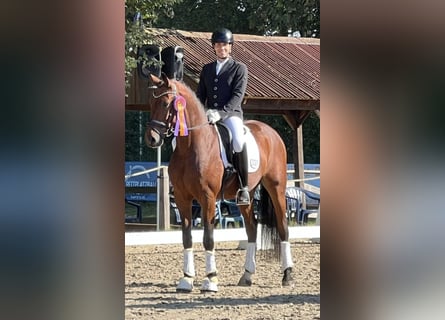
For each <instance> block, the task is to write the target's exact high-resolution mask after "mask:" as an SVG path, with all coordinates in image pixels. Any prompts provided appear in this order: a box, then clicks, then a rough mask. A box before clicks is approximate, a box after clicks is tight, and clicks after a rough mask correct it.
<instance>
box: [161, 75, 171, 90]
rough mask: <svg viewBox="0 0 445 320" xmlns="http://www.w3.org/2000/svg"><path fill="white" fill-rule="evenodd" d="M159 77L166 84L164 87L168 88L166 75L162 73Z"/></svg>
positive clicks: (168, 81)
mask: <svg viewBox="0 0 445 320" xmlns="http://www.w3.org/2000/svg"><path fill="white" fill-rule="evenodd" d="M161 77H162V81H163V82H164V83H165V84H166V86H167V88H168V87H169V86H170V79H169V78H168V77H167V75H166V74H165V73H164V72H162V75H161Z"/></svg>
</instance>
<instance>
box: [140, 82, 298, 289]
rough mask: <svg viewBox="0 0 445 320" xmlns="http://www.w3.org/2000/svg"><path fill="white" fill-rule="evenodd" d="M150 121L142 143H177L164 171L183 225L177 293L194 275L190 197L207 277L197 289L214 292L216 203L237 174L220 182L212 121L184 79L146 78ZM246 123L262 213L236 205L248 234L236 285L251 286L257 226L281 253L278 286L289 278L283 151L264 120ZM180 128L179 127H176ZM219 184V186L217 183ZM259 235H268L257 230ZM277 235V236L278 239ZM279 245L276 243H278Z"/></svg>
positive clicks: (252, 183) (234, 186) (230, 193)
mask: <svg viewBox="0 0 445 320" xmlns="http://www.w3.org/2000/svg"><path fill="white" fill-rule="evenodd" d="M148 103H149V106H150V120H149V122H148V123H147V128H146V132H145V135H144V139H145V143H146V144H147V146H149V147H152V148H157V147H160V146H161V145H162V144H163V142H164V139H165V138H166V137H168V136H170V135H171V134H173V132H175V136H176V147H175V149H174V151H173V154H172V156H171V159H170V162H169V166H168V173H169V176H170V181H171V183H172V186H173V193H174V198H175V202H176V205H177V207H178V209H179V212H180V216H181V223H182V242H183V248H184V251H183V262H184V264H183V271H184V276H183V277H182V278H181V279H180V280H179V282H178V285H177V288H176V290H177V291H178V292H191V291H192V289H193V281H194V277H195V275H196V274H195V266H194V255H193V242H192V201H193V200H194V199H195V200H196V201H198V202H199V204H200V206H201V219H202V225H203V228H204V237H203V245H204V248H205V265H206V276H205V278H204V279H203V282H202V285H201V292H217V291H218V278H217V268H216V261H215V251H214V239H213V230H214V226H215V203H216V201H217V197H220V196H221V195H222V194H223V196H224V197H225V198H226V199H234V198H235V195H236V192H237V190H238V187H239V182H238V179H237V175H236V173H235V174H232V175H231V176H230V177H229V178H228V179H226V181H225V182H224V184H223V183H222V181H223V174H224V164H223V160H222V158H221V152H220V145H219V142H218V141H219V138H218V134H217V130H216V128H215V125H214V124H210V123H209V122H208V119H207V116H206V112H205V108H204V106H203V105H202V104H201V102H200V101H199V99H198V98H197V96H196V95H195V93H194V92H193V91H192V90H191V89H190V88H189V87H188V86H187V85H186V84H185V83H183V82H180V81H177V80H172V79H169V78H168V77H167V76H166V75H165V74H162V76H161V78H158V77H156V76H154V75H151V76H150V77H149V98H148ZM245 126H247V127H248V129H249V130H250V131H251V133H252V134H253V136H254V138H255V140H256V143H257V144H258V147H259V154H260V161H259V162H260V163H259V168H258V169H257V170H256V172H251V173H249V177H248V180H249V181H248V182H249V192H250V198H251V199H253V196H254V191H255V188H256V187H257V186H258V185H259V184H261V190H262V192H261V200H260V201H261V204H263V205H262V206H261V207H262V212H261V214H259V215H258V216H259V217H258V219H257V218H256V217H255V214H254V210H253V203H252V201H253V200H251V202H250V204H249V205H242V206H239V209H240V211H241V213H242V215H243V217H244V221H245V229H246V233H247V240H248V244H247V248H246V258H245V264H244V269H245V270H244V273H243V275H242V276H241V278H240V280H239V282H238V285H239V286H251V285H252V275H253V274H254V273H255V269H256V262H255V255H256V238H257V224H258V223H261V224H264V225H267V226H268V227H269V230H271V232H273V231H274V232H275V237H276V241H277V242H279V245H277V246H275V247H274V248H275V251H276V252H278V256H280V257H281V271H282V273H283V277H282V285H283V286H288V285H291V283H292V282H293V279H292V274H291V273H292V266H293V262H292V256H291V250H290V244H289V241H288V238H289V231H288V225H287V218H286V213H285V210H286V209H285V207H286V204H285V191H286V183H287V173H286V171H287V164H286V162H287V154H286V148H285V145H284V143H283V141H282V139H281V137H280V136H279V135H278V133H277V132H276V131H275V130H274V129H272V128H271V127H270V126H268V125H267V124H265V123H262V122H259V121H255V120H249V121H245ZM178 127H179V130H178ZM223 185H224V188H223V187H222V186H223ZM261 234H262V235H263V236H264V237H266V236H268V237H269V239H270V237H271V233H266V232H262V233H261ZM278 237H279V238H278ZM277 244H278V243H277Z"/></svg>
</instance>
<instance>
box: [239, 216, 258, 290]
mask: <svg viewBox="0 0 445 320" xmlns="http://www.w3.org/2000/svg"><path fill="white" fill-rule="evenodd" d="M241 210H246V212H250V208H246V209H244V208H243V209H241ZM246 216H247V218H246ZM244 221H245V224H246V233H247V248H246V260H245V262H244V273H243V275H242V276H241V278H240V280H239V281H238V285H239V286H251V285H252V275H253V274H254V273H255V269H256V262H255V255H256V237H257V225H258V224H257V222H256V221H255V219H254V217H253V213H252V212H251V213H250V214H246V215H244Z"/></svg>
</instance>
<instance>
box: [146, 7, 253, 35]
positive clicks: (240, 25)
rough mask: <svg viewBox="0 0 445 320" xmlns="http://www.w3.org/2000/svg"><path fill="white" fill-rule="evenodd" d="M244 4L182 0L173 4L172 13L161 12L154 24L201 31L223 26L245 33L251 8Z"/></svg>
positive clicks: (161, 26)
mask: <svg viewBox="0 0 445 320" xmlns="http://www.w3.org/2000/svg"><path fill="white" fill-rule="evenodd" d="M246 5H247V4H246V3H245V1H243V0H235V1H229V0H221V1H214V0H183V1H182V2H181V3H178V4H176V5H174V6H173V8H172V10H173V15H170V16H168V15H166V14H161V15H160V16H159V19H158V20H157V22H156V23H155V26H156V27H159V28H175V29H181V30H191V31H202V32H211V31H213V30H215V29H216V28H219V27H225V28H229V29H230V30H231V31H232V32H234V33H247V32H249V31H250V29H249V23H248V13H249V12H251V10H250V8H247V7H246Z"/></svg>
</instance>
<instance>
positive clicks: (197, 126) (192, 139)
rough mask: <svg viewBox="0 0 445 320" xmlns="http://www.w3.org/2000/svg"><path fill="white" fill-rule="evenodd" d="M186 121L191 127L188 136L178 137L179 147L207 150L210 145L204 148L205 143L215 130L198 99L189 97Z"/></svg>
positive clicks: (182, 148) (181, 148)
mask: <svg viewBox="0 0 445 320" xmlns="http://www.w3.org/2000/svg"><path fill="white" fill-rule="evenodd" d="M186 122H187V127H188V128H189V131H188V136H184V137H178V138H179V139H178V138H177V148H179V149H180V150H183V151H185V149H194V150H206V148H208V146H205V145H204V147H205V148H204V149H203V148H202V147H203V144H206V143H208V142H207V141H208V138H210V137H211V136H212V131H214V130H213V128H212V126H210V125H208V124H207V116H206V114H205V112H204V110H203V109H202V106H201V105H200V104H199V100H198V99H193V98H189V99H187V104H186ZM178 151H179V150H178Z"/></svg>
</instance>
